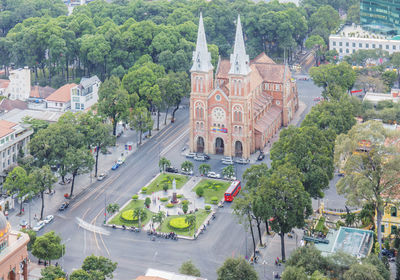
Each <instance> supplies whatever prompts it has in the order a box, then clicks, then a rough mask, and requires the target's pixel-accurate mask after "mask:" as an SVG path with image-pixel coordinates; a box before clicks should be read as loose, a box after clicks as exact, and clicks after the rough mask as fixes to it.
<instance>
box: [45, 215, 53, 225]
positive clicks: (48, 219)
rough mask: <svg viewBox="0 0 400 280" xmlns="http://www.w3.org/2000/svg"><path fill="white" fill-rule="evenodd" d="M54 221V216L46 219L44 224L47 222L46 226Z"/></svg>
mask: <svg viewBox="0 0 400 280" xmlns="http://www.w3.org/2000/svg"><path fill="white" fill-rule="evenodd" d="M52 220H54V216H53V215H48V216H47V217H46V218H44V220H43V222H45V223H46V224H48V223H50V222H51V221H52Z"/></svg>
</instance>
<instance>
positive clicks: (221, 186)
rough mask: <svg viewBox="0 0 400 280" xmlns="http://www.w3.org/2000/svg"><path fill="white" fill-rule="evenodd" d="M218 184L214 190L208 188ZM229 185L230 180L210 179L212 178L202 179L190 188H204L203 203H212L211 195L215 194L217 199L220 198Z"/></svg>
mask: <svg viewBox="0 0 400 280" xmlns="http://www.w3.org/2000/svg"><path fill="white" fill-rule="evenodd" d="M213 184H214V186H219V187H217V188H216V189H215V190H214V189H213V188H210V187H211V186H213ZM230 185H231V182H225V181H219V180H212V179H203V180H201V181H200V183H198V184H197V186H196V187H195V188H194V189H193V190H192V191H193V192H196V189H198V188H199V187H202V188H203V189H204V195H203V196H204V199H205V203H208V204H212V201H211V197H213V196H216V197H218V201H220V200H221V199H222V197H223V196H224V194H225V191H226V190H227V189H228V187H229V186H230Z"/></svg>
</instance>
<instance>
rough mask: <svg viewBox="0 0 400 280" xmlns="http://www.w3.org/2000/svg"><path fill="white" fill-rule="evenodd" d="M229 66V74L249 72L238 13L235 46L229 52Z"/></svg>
mask: <svg viewBox="0 0 400 280" xmlns="http://www.w3.org/2000/svg"><path fill="white" fill-rule="evenodd" d="M230 62H231V68H230V70H229V74H239V75H247V74H248V73H249V72H250V60H249V56H248V55H247V54H246V48H245V46H244V39H243V31H242V24H241V22H240V15H238V19H237V24H236V35H235V46H234V47H233V54H231V59H230Z"/></svg>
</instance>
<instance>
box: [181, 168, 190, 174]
mask: <svg viewBox="0 0 400 280" xmlns="http://www.w3.org/2000/svg"><path fill="white" fill-rule="evenodd" d="M181 173H182V174H185V175H193V170H189V171H187V170H183V169H182V171H181Z"/></svg>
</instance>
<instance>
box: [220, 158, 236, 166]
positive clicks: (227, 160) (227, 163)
mask: <svg viewBox="0 0 400 280" xmlns="http://www.w3.org/2000/svg"><path fill="white" fill-rule="evenodd" d="M222 163H223V164H226V165H233V160H232V159H224V160H222Z"/></svg>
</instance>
